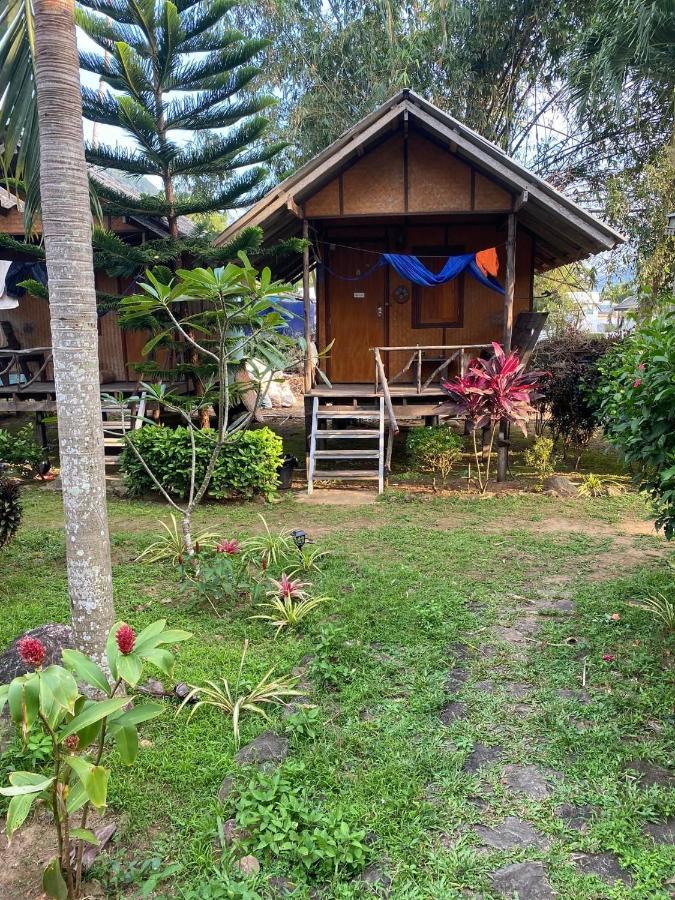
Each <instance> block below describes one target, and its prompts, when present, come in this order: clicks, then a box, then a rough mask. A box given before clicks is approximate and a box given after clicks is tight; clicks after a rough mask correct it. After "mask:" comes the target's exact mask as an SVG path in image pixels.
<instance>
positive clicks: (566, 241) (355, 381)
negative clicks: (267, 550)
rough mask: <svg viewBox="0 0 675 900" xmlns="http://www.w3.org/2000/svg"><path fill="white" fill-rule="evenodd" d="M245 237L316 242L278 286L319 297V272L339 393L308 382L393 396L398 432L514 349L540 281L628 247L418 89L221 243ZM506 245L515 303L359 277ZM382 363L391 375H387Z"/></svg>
mask: <svg viewBox="0 0 675 900" xmlns="http://www.w3.org/2000/svg"><path fill="white" fill-rule="evenodd" d="M246 226H260V227H261V228H262V229H263V232H264V236H265V244H266V245H274V244H275V243H276V242H277V241H279V240H281V239H286V238H289V237H291V236H298V237H301V236H303V235H304V236H306V237H307V238H308V240H309V242H310V244H311V250H310V251H309V252H306V253H305V258H304V261H303V260H301V259H299V258H298V259H297V260H296V261H293V260H291V261H290V262H289V264H288V265H287V266H286V269H285V271H283V272H277V273H275V274H277V275H279V276H281V277H287V278H289V279H297V278H300V277H301V276H303V278H304V284H305V292H306V294H307V293H308V286H309V270H310V269H314V270H315V273H316V276H315V277H316V291H317V334H316V342H317V344H318V346H319V348H322V347H326V346H328V345H330V344H332V347H331V350H330V354H329V356H328V359H327V362H326V364H325V365H324V366H323V367H324V368H325V374H326V375H327V378H328V379H329V381H330V385H329V384H326V383H315V376H314V373H312V371H311V368H310V366H309V365H308V367H307V370H306V382H307V390H308V392H309V394H310V396H312V395H313V396H318V397H319V398H320V403H319V404H314V406H315V408H318V409H319V410H320V409H321V406H322V405H323V404H325V403H326V402H329V401H330V400H331V399H332V402H333V403H334V404H335V403H338V398H342V403H343V405H344V404H345V403H347V404H349V403H351V404H352V405H354V404H361V405H362V399H363V398H367V397H371V398H375V399H377V398H378V397H380V396H381V395H382V394H384V399H385V400H386V401H387V407H388V410H389V420H390V425H391V424H392V418H393V419H394V424H395V423H396V417H397V404H398V412H399V413H400V412H401V406H411V405H412V404H413V403H417V404H418V411H419V414H420V415H428V414H429V412H430V410H432V407H433V404H434V403H436V402H437V401H438V397H439V387H438V383H437V382H438V377H435V380H434V376H440V375H441V374H444V373H445V372H447V371H449V372H452V371H456V370H457V369H459V368H461V367H462V366H463V364H464V362H465V361H466V359H467V358H468V356H470V355H471V354H475V353H476V352H478V350H479V349H480V346H481V345H485V344H489V343H490V342H491V341H494V340H497V341H501V342H503V343H504V344H506V345H510V342H511V336H512V328H513V322H514V320H515V319H517V317H518V314H519V313H524V312H528V311H530V310H532V306H533V280H534V275H535V273H536V272H542V271H546V270H549V269H553V268H555V267H556V266H560V265H562V264H563V263H569V262H573V261H576V260H580V259H584V258H585V257H587V256H590V255H591V254H593V253H598V252H600V251H603V250H610V249H611V248H612V247H614V246H615V245H616V244H617V243H619V242H620V241H622V240H623V238H622V237H621V235H620V234H618V233H617V232H615V231H614V230H612V229H611V228H609V227H608V226H606V225H604V224H603V223H602V222H600V221H599V220H598V219H596V218H595V217H594V216H592V215H590V214H589V213H587V212H586V211H585V210H583V209H581V208H580V207H579V206H577V205H576V204H575V203H573V202H571V201H570V200H568V199H567V198H565V197H564V196H563V195H562V194H560V193H558V192H557V191H556V190H555V189H554V188H552V187H551V186H550V185H548V184H547V183H546V182H545V181H543V180H542V179H541V178H539V177H537V176H536V175H534V174H533V173H532V172H530V171H528V170H527V169H526V168H524V167H523V166H522V165H520V164H519V163H517V162H516V161H515V160H513V159H511V158H509V157H508V156H507V155H506V154H505V153H504V152H503V151H502V150H500V149H499V148H498V147H497V146H496V145H494V144H492V143H490V142H489V141H487V140H485V139H484V138H482V137H481V136H480V135H478V134H476V132H474V131H472V130H471V129H470V128H467V127H466V126H465V125H463V124H462V123H461V122H459V121H457V120H456V119H454V118H453V117H452V116H449V115H447V114H445V113H444V112H442V111H441V110H440V109H438V108H437V107H435V106H433V105H432V104H430V103H428V102H426V101H425V100H423V99H422V98H421V97H419V96H417V95H416V94H414V93H413V92H411V91H407V90H405V91H402V92H400V93H399V94H397V95H396V96H395V97H393V98H392V99H391V100H389V101H388V102H387V103H385V104H384V105H383V106H381V107H380V108H379V109H377V110H376V111H375V112H373V113H372V114H371V115H369V116H367V117H366V118H365V119H363V120H362V121H361V122H358V123H357V124H356V125H354V127H353V128H351V129H350V130H349V131H348V132H346V133H345V134H344V135H342V137H340V138H338V140H337V141H335V142H334V143H333V144H331V145H330V146H329V147H328V148H327V149H326V150H324V151H323V152H322V153H320V154H319V155H318V156H317V157H315V158H314V159H313V160H311V161H310V162H308V163H306V164H305V165H304V166H302V167H301V168H300V169H299V170H298V171H297V172H295V173H294V174H293V175H291V176H290V177H289V178H287V179H286V180H285V181H283V182H282V183H281V184H279V185H278V187H276V188H274V189H273V190H272V191H270V192H269V193H268V194H267V195H266V196H265V197H264V198H263V199H261V200H260V201H259V202H258V203H256V204H255V205H254V206H253V207H252V208H251V209H250V210H249V211H248V212H246V213H245V214H244V215H243V216H241V218H240V219H238V220H237V221H236V222H235V223H233V224H232V225H231V226H230V227H228V228H227V229H226V230H225V231H224V232H223V234H221V235H220V236H219V238H218V239H217V240H216V244H219V243H224V242H225V241H227V240H229V239H231V238H232V237H233V235H235V234H236V233H237V231H238V230H239V229H241V228H243V227H246ZM493 247H494V248H496V252H497V257H498V261H499V274H498V278H499V280H500V281H501V282H502V284H503V285H504V286H505V289H506V292H505V296H501V295H500V294H499V293H496V292H495V291H492V290H490V289H489V288H487V287H485V286H483V285H482V284H480V283H478V281H476V280H474V279H473V278H471V277H468V276H467V275H466V274H463V275H460V276H459V277H457V278H456V279H455V280H453V281H450V282H448V283H446V284H443V285H440V286H437V287H419V286H417V285H416V284H412V283H411V282H410V281H408V280H406V279H405V278H402V277H401V276H400V275H399V274H397V273H396V271H395V270H394V269H393V268H392V267H390V266H382V267H379V268H376V269H375V270H374V271H373V272H372V274H370V275H369V276H368V277H367V278H363V279H361V278H360V276H361V275H362V273H364V272H366V271H367V270H368V269H370V268H371V267H372V266H373V263H374V262H375V261H377V260H378V258H379V256H378V254H382V253H385V252H389V253H400V254H413V255H416V256H418V257H420V258H422V259H423V261H424V262H425V263H426V265H427V267H428V268H429V269H431V270H432V271H434V272H436V271H438V270H439V269H440V268H441V266H442V264H443V263H444V261H445V260H446V259H447V257H448V256H450V255H456V254H460V253H470V252H473V251H480V250H485V249H488V248H493ZM348 279H353V280H348ZM391 348H395V349H391ZM461 348H463V349H461ZM378 355H379V356H380V358H381V359H382V361H383V369H384V372H381V373H378V374H377V375H376V360H377V357H378ZM444 361H445V364H444ZM408 362H410V363H411V365H410V366H409V367H408V368H406V369H405V371H403V372H402V373H401V369H402V368H404V367H405V366H406V363H408ZM397 375H398V377H397ZM430 377H431V380H430ZM392 379H396V381H395V383H394V384H391V383H390V382H391V380H392ZM422 397H423V398H424V401H425V402H424V403H422V402H421V398H422ZM390 399H391V403H390ZM404 411H405V410H404ZM313 430H316V422H315V428H314V429H313ZM326 455H327V454H326ZM327 458H331V457H329V456H328V455H327ZM337 458H339V457H337Z"/></svg>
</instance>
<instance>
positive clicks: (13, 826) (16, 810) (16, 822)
mask: <svg viewBox="0 0 675 900" xmlns="http://www.w3.org/2000/svg"><path fill="white" fill-rule="evenodd" d="M35 799H36V797H35V794H19V795H17V796H16V797H12V799H11V800H10V801H9V809H8V810H7V825H6V830H7V843H9V842H10V841H11V839H12V835H13V834H14V832H15V831H16V830H17V829H18V828H21V826H22V825H23V823H24V822H25V821H26V816H27V815H28V813H29V812H30V808H31V806H32V805H33V801H34V800H35Z"/></svg>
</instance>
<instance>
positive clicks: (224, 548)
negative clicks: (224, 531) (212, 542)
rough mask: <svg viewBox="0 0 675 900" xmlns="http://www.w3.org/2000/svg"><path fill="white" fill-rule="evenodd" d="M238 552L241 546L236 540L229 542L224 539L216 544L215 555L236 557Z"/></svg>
mask: <svg viewBox="0 0 675 900" xmlns="http://www.w3.org/2000/svg"><path fill="white" fill-rule="evenodd" d="M240 550H241V546H240V544H239V541H238V540H236V539H233V540H231V541H228V540H227V539H225V540H222V541H219V543H217V544H216V553H226V554H227V555H228V556H236V555H237V553H239V551H240Z"/></svg>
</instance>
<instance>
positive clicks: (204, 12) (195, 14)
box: [180, 0, 244, 53]
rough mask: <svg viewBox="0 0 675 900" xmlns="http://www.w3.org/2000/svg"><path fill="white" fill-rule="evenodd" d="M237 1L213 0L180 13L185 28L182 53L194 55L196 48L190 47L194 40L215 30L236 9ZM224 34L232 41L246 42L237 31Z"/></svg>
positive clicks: (181, 45) (233, 30)
mask: <svg viewBox="0 0 675 900" xmlns="http://www.w3.org/2000/svg"><path fill="white" fill-rule="evenodd" d="M236 5H237V4H236V0H212V2H210V3H196V4H194V5H193V6H191V7H190V8H189V9H186V10H184V11H182V12H181V13H180V21H181V25H182V27H183V33H184V38H183V40H182V41H181V43H180V52H181V53H192V52H193V50H194V48H193V47H190V46H188V45H189V43H190V41H191V40H192V39H193V38H196V37H198V36H199V35H201V34H203V32H205V31H207V30H208V31H211V30H215V31H216V32H217V29H214V26H215V25H218V23H219V22H221V20H222V19H223V18H224V16H225V15H226V14H227V13H228V12H229V11H230V10H231V9H233V7H235V6H236ZM223 34H227V35H231V36H232V38H231V39H232V40H237V41H238V40H244V35H243V34H242V33H241V32H240V31H237V30H235V29H231V30H228V31H224V32H223Z"/></svg>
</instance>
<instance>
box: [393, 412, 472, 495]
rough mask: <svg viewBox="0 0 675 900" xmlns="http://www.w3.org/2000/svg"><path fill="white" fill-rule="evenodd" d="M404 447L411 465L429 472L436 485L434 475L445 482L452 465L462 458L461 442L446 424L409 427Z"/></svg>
mask: <svg viewBox="0 0 675 900" xmlns="http://www.w3.org/2000/svg"><path fill="white" fill-rule="evenodd" d="M406 449H407V451H408V456H409V457H410V460H411V462H412V463H413V465H414V466H415V467H416V468H417V469H420V470H421V471H422V472H431V474H432V475H433V480H434V487H436V476H437V475H440V477H441V480H442V482H443V483H445V480H446V479H447V477H448V475H449V474H450V472H451V471H452V469H453V468H454V466H455V465H456V464H457V463H458V462H459V461H460V459H461V458H462V442H461V440H460V438H459V437H458V436H457V435H456V434H455V433H454V431H451V430H450V428H449V427H448V426H447V425H433V426H431V427H430V428H411V429H410V431H409V432H408V437H407V439H406Z"/></svg>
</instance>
